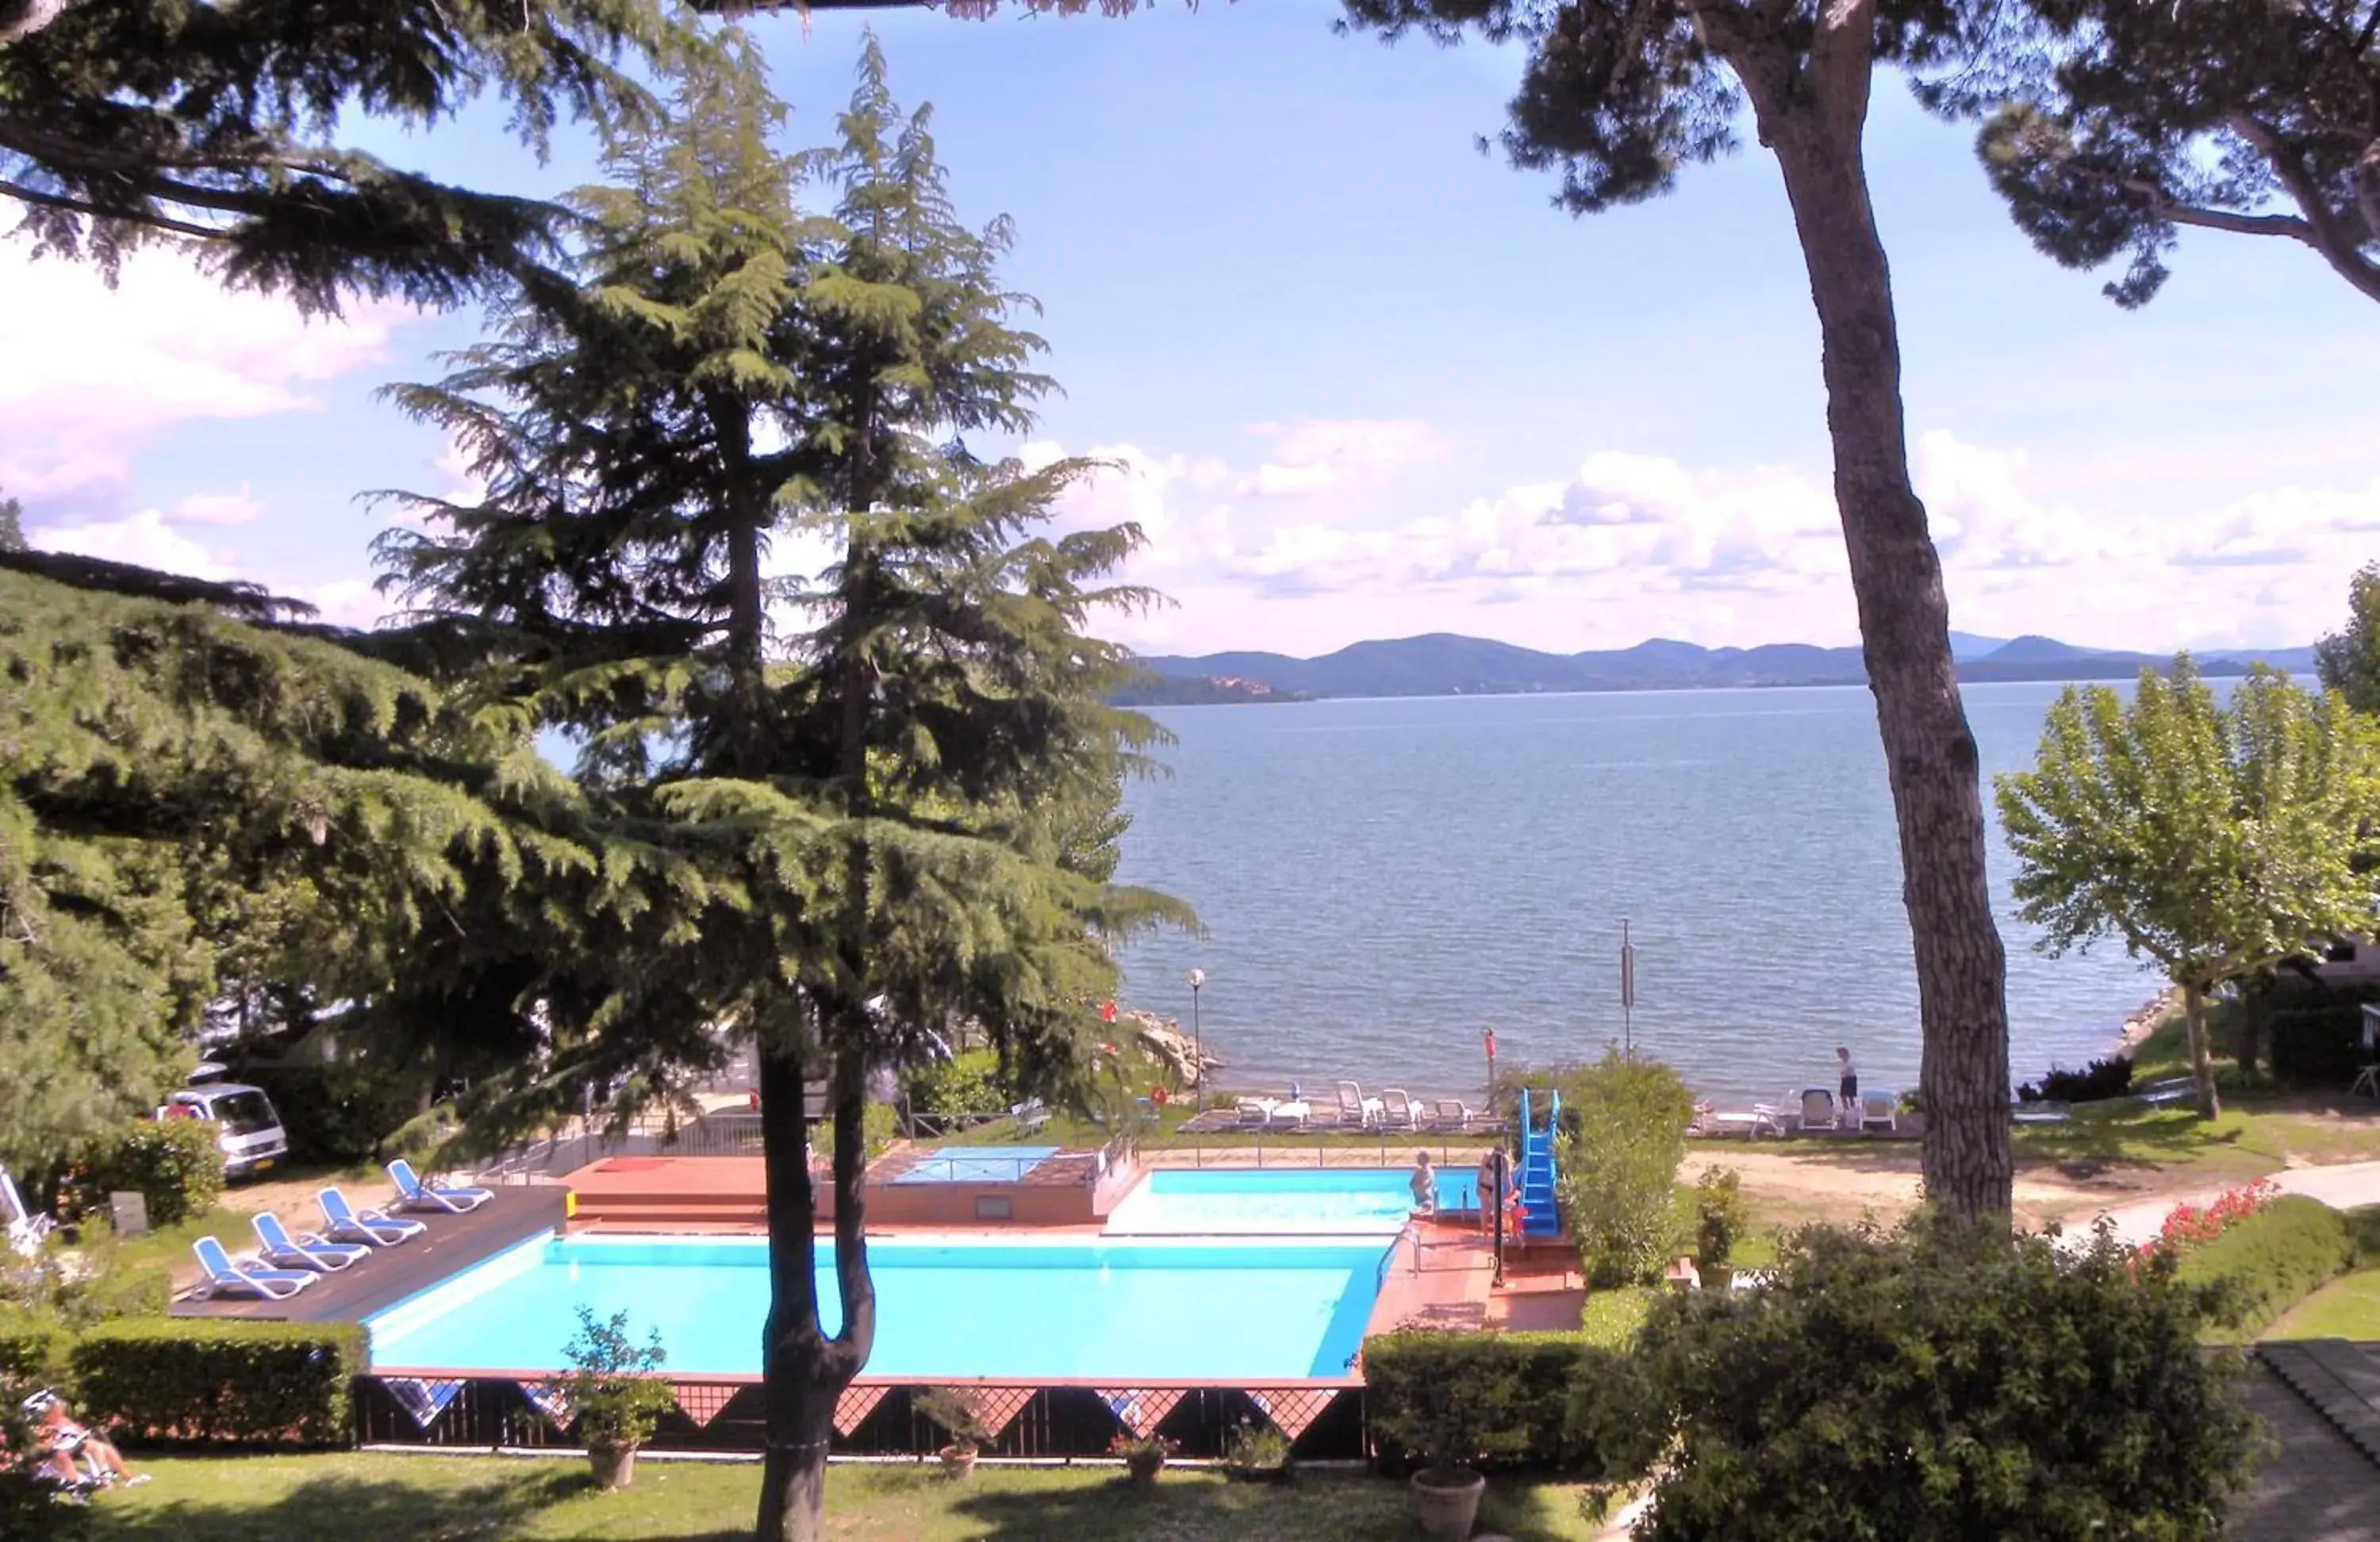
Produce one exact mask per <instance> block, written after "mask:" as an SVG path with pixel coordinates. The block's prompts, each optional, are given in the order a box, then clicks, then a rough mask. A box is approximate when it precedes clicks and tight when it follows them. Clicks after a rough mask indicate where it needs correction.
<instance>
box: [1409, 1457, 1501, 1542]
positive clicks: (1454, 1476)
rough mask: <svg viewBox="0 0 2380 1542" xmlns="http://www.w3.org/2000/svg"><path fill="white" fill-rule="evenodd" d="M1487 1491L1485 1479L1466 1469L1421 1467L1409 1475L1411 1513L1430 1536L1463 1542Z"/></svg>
mask: <svg viewBox="0 0 2380 1542" xmlns="http://www.w3.org/2000/svg"><path fill="white" fill-rule="evenodd" d="M1487 1491H1488V1479H1487V1478H1486V1477H1485V1476H1483V1475H1480V1474H1479V1473H1476V1472H1474V1471H1473V1470H1472V1469H1471V1468H1469V1467H1425V1468H1423V1469H1422V1470H1421V1471H1420V1472H1417V1473H1415V1475H1413V1496H1414V1513H1415V1515H1417V1516H1419V1517H1420V1519H1421V1529H1422V1530H1423V1531H1425V1532H1427V1533H1428V1534H1429V1535H1430V1536H1445V1537H1451V1538H1452V1539H1453V1542H1463V1538H1465V1537H1467V1536H1470V1535H1471V1528H1472V1526H1473V1524H1475V1523H1476V1522H1477V1521H1478V1519H1479V1496H1480V1495H1482V1494H1484V1493H1486V1492H1487Z"/></svg>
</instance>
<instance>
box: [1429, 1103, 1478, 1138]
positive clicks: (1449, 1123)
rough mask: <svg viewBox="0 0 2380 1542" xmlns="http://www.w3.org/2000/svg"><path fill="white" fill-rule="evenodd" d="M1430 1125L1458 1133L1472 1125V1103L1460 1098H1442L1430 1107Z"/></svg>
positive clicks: (1435, 1128) (1437, 1128)
mask: <svg viewBox="0 0 2380 1542" xmlns="http://www.w3.org/2000/svg"><path fill="white" fill-rule="evenodd" d="M1429 1127H1430V1128H1431V1129H1433V1130H1451V1131H1454V1132H1456V1133H1458V1134H1459V1133H1461V1132H1462V1131H1464V1130H1467V1129H1469V1128H1470V1127H1471V1105H1470V1104H1468V1103H1466V1102H1464V1101H1463V1099H1460V1098H1440V1099H1439V1100H1438V1101H1437V1102H1435V1103H1432V1104H1431V1105H1430V1107H1429Z"/></svg>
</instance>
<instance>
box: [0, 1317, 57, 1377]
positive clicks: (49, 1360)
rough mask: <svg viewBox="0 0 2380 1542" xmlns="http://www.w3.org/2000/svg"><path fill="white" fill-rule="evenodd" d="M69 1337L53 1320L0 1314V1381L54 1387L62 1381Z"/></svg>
mask: <svg viewBox="0 0 2380 1542" xmlns="http://www.w3.org/2000/svg"><path fill="white" fill-rule="evenodd" d="M72 1337H73V1335H72V1334H71V1333H69V1332H68V1331H67V1326H66V1324H64V1323H63V1322H60V1321H58V1320H57V1319H56V1318H55V1317H47V1316H42V1315H38V1314H35V1313H31V1312H24V1311H18V1310H14V1309H6V1310H0V1381H24V1382H31V1383H33V1384H35V1385H37V1386H43V1387H48V1386H55V1385H56V1384H57V1383H58V1382H59V1381H61V1380H63V1379H65V1376H66V1370H67V1342H69V1341H70V1340H71V1339H72Z"/></svg>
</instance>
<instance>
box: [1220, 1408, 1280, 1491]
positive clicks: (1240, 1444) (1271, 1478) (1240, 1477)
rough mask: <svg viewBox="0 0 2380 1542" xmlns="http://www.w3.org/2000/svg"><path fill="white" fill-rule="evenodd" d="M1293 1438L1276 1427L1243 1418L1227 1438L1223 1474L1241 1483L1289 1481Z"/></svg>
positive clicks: (1224, 1445)
mask: <svg viewBox="0 0 2380 1542" xmlns="http://www.w3.org/2000/svg"><path fill="white" fill-rule="evenodd" d="M1289 1471H1290V1468H1289V1437H1287V1436H1286V1435H1283V1434H1282V1433H1281V1431H1280V1430H1277V1429H1275V1428H1273V1427H1272V1426H1270V1425H1269V1424H1267V1425H1260V1424H1257V1423H1255V1422H1254V1421H1253V1420H1249V1419H1242V1420H1241V1421H1240V1422H1239V1423H1238V1424H1236V1425H1233V1427H1232V1432H1231V1433H1230V1434H1229V1435H1227V1436H1225V1437H1224V1438H1223V1476H1224V1477H1226V1478H1228V1479H1231V1480H1233V1481H1234V1482H1239V1483H1285V1482H1287V1481H1288V1480H1289Z"/></svg>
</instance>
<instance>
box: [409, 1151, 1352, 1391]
mask: <svg viewBox="0 0 2380 1542" xmlns="http://www.w3.org/2000/svg"><path fill="white" fill-rule="evenodd" d="M1208 1176H1213V1175H1212V1174H1209V1175H1208ZM1309 1176H1311V1175H1310V1174H1309ZM1387 1245H1388V1239H1386V1238H1381V1237H1375V1238H1371V1239H1366V1240H1362V1241H1358V1240H1355V1239H1353V1238H1350V1239H1348V1240H1346V1241H1343V1242H1342V1241H1338V1240H1335V1239H1332V1240H1310V1241H1306V1242H1303V1243H1284V1242H1281V1241H1279V1240H1275V1241H1271V1242H1259V1241H1257V1240H1254V1239H1247V1240H1211V1239H1210V1240H1203V1241H1200V1242H1197V1243H1195V1244H1193V1243H1189V1242H1169V1241H1161V1240H1151V1241H1130V1240H1120V1241H1101V1240H1098V1239H1083V1238H1074V1237H1070V1238H1065V1239H1050V1240H1046V1241H1036V1240H1029V1239H1027V1240H1020V1241H1017V1242H1014V1243H1010V1242H1007V1241H1004V1240H1003V1241H996V1242H986V1241H983V1240H981V1239H977V1238H967V1239H960V1238H935V1237H901V1238H885V1239H877V1240H871V1241H870V1242H869V1244H868V1261H869V1264H870V1266H871V1268H872V1271H873V1273H874V1275H875V1280H876V1291H877V1298H878V1301H879V1304H880V1305H879V1316H878V1328H877V1334H876V1350H875V1353H874V1354H872V1355H870V1356H869V1358H868V1372H869V1374H871V1375H875V1376H951V1377H990V1378H1010V1377H1013V1378H1018V1379H1036V1378H1055V1377H1100V1378H1106V1377H1115V1378H1132V1377H1153V1378H1174V1377H1219V1378H1247V1379H1253V1380H1261V1379H1263V1378H1275V1377H1278V1378H1284V1379H1286V1378H1303V1377H1309V1376H1338V1375H1341V1374H1342V1373H1343V1372H1344V1371H1345V1369H1346V1366H1347V1363H1348V1361H1349V1359H1350V1358H1351V1357H1352V1356H1353V1355H1354V1353H1355V1350H1356V1347H1357V1346H1358V1344H1359V1343H1360V1342H1362V1339H1363V1334H1364V1326H1365V1323H1366V1319H1367V1318H1368V1317H1370V1315H1371V1309H1372V1302H1373V1297H1374V1296H1375V1294H1376V1293H1377V1292H1378V1268H1379V1264H1380V1259H1381V1257H1382V1255H1383V1254H1384V1253H1385V1251H1386V1250H1387ZM766 1258H767V1245H766V1244H765V1243H764V1242H762V1241H761V1240H760V1239H759V1238H749V1239H747V1238H741V1237H737V1238H710V1237H706V1238H660V1237H586V1238H573V1239H568V1240H564V1239H561V1238H557V1237H553V1236H551V1235H543V1236H540V1237H537V1238H533V1239H531V1240H530V1241H528V1242H527V1243H524V1244H521V1245H518V1246H516V1247H514V1248H511V1249H509V1250H507V1251H506V1252H504V1253H501V1254H498V1255H497V1256H496V1257H493V1258H491V1259H489V1260H487V1261H486V1262H485V1263H482V1264H480V1265H477V1266H475V1267H474V1268H471V1269H466V1270H465V1271H464V1272H462V1273H461V1274H458V1275H456V1276H455V1277H454V1278H453V1279H450V1280H447V1281H443V1282H442V1283H440V1284H438V1285H436V1286H434V1287H432V1288H431V1289H430V1290H428V1291H425V1292H422V1293H419V1294H417V1295H414V1296H412V1297H409V1298H407V1300H406V1301H404V1302H401V1303H399V1304H398V1305H395V1306H393V1307H390V1308H389V1309H388V1310H386V1311H384V1312H381V1313H379V1314H377V1315H376V1316H374V1317H371V1318H370V1319H369V1320H368V1321H367V1323H366V1324H365V1326H366V1328H367V1329H368V1330H369V1331H370V1336H371V1362H372V1365H373V1366H375V1367H376V1368H379V1367H390V1366H408V1367H419V1368H428V1367H436V1368H439V1369H448V1370H551V1369H555V1368H558V1367H560V1366H561V1365H562V1363H563V1356H562V1350H563V1345H564V1344H565V1342H567V1341H568V1339H569V1338H570V1336H571V1333H572V1332H573V1330H575V1328H576V1326H577V1318H576V1316H575V1314H574V1311H573V1308H574V1307H575V1306H576V1305H577V1304H579V1303H581V1302H583V1303H585V1304H587V1305H589V1306H591V1307H593V1308H594V1309H595V1311H596V1312H597V1313H598V1314H599V1315H601V1316H603V1317H609V1316H610V1315H611V1314H612V1313H613V1312H615V1311H617V1310H619V1309H621V1308H622V1307H625V1308H626V1309H627V1311H628V1314H629V1320H630V1328H631V1331H632V1332H633V1333H634V1334H635V1335H636V1336H637V1338H639V1339H641V1338H642V1337H643V1336H644V1333H645V1330H647V1329H648V1328H653V1327H658V1328H659V1329H660V1330H661V1335H662V1347H663V1348H664V1349H665V1350H666V1351H667V1352H668V1354H669V1369H670V1370H672V1371H674V1372H677V1373H680V1374H683V1375H695V1376H700V1375H754V1374H758V1373H759V1369H760V1328H761V1322H762V1319H763V1318H764V1317H765V1316H766V1314H767V1310H768V1302H769V1283H768V1270H767V1269H766V1267H765V1265H766ZM818 1287H819V1296H820V1300H821V1302H823V1303H825V1307H824V1310H823V1312H822V1314H821V1315H822V1316H823V1317H824V1318H825V1322H826V1327H827V1330H828V1331H829V1332H832V1331H834V1330H835V1329H836V1328H837V1327H838V1326H839V1325H840V1321H841V1312H840V1310H839V1308H838V1306H837V1305H836V1300H835V1289H834V1276H833V1262H832V1255H831V1250H830V1249H829V1248H827V1247H826V1246H824V1245H821V1246H820V1250H819V1273H818Z"/></svg>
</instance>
